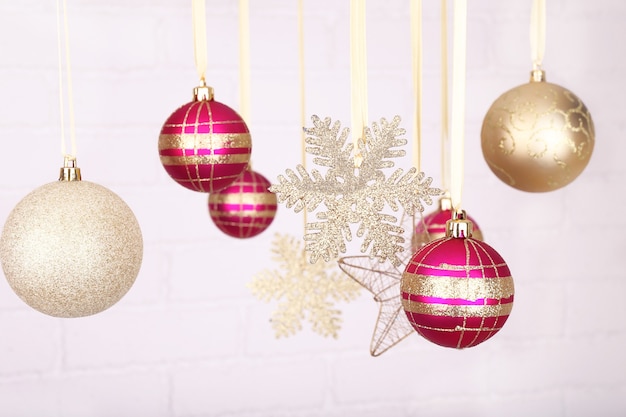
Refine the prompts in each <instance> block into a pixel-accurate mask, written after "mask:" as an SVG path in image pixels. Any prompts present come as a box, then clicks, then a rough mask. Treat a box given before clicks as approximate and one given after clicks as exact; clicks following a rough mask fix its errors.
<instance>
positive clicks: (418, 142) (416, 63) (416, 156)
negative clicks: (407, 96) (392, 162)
mask: <svg viewBox="0 0 626 417" xmlns="http://www.w3.org/2000/svg"><path fill="white" fill-rule="evenodd" d="M410 15H411V17H410V20H411V70H412V71H411V72H412V73H413V95H414V100H415V101H414V103H415V126H414V129H413V147H412V149H413V166H414V167H415V168H417V170H418V171H421V170H422V169H421V165H422V164H421V152H422V79H423V77H422V0H411V5H410Z"/></svg>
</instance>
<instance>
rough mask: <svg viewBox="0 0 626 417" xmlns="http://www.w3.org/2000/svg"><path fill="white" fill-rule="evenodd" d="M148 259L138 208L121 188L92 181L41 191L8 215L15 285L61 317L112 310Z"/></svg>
mask: <svg viewBox="0 0 626 417" xmlns="http://www.w3.org/2000/svg"><path fill="white" fill-rule="evenodd" d="M142 256H143V240H142V236H141V230H140V228H139V224H138V223H137V220H136V218H135V216H134V214H133V212H132V211H131V210H130V208H129V207H128V206H127V205H126V203H124V201H123V200H122V199H120V198H119V197H118V196H117V195H116V194H115V193H113V192H112V191H110V190H108V189H107V188H105V187H102V186H100V185H98V184H94V183H92V182H88V181H58V182H53V183H49V184H46V185H44V186H42V187H39V188H37V189H36V190H35V191H33V192H31V193H30V194H28V195H27V196H26V197H24V199H22V201H20V202H19V203H18V204H17V205H16V206H15V208H14V209H13V211H12V212H11V213H10V214H9V217H8V218H7V221H6V223H5V225H4V230H3V232H2V237H1V238H0V260H1V261H2V269H3V270H4V274H5V276H6V278H7V281H8V282H9V284H10V285H11V288H13V290H14V291H15V293H16V294H17V295H18V296H19V297H20V298H21V299H22V300H24V302H26V304H28V305H29V306H31V307H32V308H34V309H36V310H38V311H40V312H42V313H45V314H48V315H51V316H55V317H82V316H89V315H92V314H96V313H98V312H101V311H103V310H105V309H107V308H109V307H111V306H112V305H113V304H115V303H116V302H117V301H119V300H120V299H121V298H122V297H123V296H124V294H126V293H127V292H128V290H129V289H130V287H131V286H132V285H133V283H134V281H135V279H136V277H137V274H138V273H139V269H140V267H141V260H142Z"/></svg>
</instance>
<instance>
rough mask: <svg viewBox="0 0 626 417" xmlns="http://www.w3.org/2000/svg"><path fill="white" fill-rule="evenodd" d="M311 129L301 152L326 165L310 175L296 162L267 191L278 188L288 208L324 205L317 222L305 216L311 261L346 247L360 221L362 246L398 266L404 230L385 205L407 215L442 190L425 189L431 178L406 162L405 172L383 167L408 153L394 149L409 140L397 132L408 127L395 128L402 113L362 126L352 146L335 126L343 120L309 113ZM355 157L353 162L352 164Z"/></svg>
mask: <svg viewBox="0 0 626 417" xmlns="http://www.w3.org/2000/svg"><path fill="white" fill-rule="evenodd" d="M311 120H312V121H313V127H312V128H305V129H304V131H305V133H306V135H307V137H306V139H305V142H306V144H307V145H308V146H306V148H305V150H306V152H307V153H308V154H310V155H314V158H313V163H314V164H316V165H318V166H322V167H326V168H327V170H326V173H325V175H322V174H321V173H320V172H319V171H317V170H316V169H313V170H312V171H311V173H310V174H309V172H307V171H306V169H305V168H304V166H302V165H298V166H297V167H296V171H297V173H298V174H299V176H298V174H296V172H294V171H292V170H291V169H287V170H286V172H285V173H286V176H283V175H280V176H279V177H278V184H273V185H272V186H271V187H270V191H272V192H274V193H276V194H277V197H278V202H279V203H285V204H286V206H287V208H291V207H294V211H295V212H296V213H298V212H300V211H302V210H306V211H308V212H312V211H315V210H316V209H317V208H318V206H320V205H322V204H323V205H324V206H325V208H326V210H325V211H324V210H321V211H318V212H317V213H316V218H317V220H318V221H316V222H308V223H307V224H306V228H305V235H304V240H305V241H306V242H307V243H306V246H305V250H306V251H307V252H309V253H310V261H311V262H316V261H317V260H318V259H319V258H323V259H324V260H325V261H327V262H328V261H329V260H330V259H331V258H336V257H338V256H339V253H345V252H346V241H351V240H352V231H351V230H350V225H351V224H355V223H356V224H358V229H357V232H356V236H357V237H359V238H361V237H362V238H363V241H362V244H361V252H362V253H365V252H366V251H368V249H369V254H370V256H372V257H375V258H378V259H379V260H381V261H384V260H386V259H389V260H390V262H391V263H392V264H393V265H394V266H398V265H400V264H401V260H400V258H399V257H398V253H399V252H402V251H403V250H404V247H403V244H404V242H405V239H404V237H403V236H402V234H403V233H404V229H403V228H402V227H401V225H398V224H396V223H397V222H398V219H397V217H395V216H393V215H390V214H387V213H384V212H383V209H384V208H385V206H388V207H390V208H391V210H393V211H394V212H395V211H398V210H399V208H400V207H402V208H403V209H404V211H405V213H407V214H409V215H412V214H414V213H415V212H420V213H421V212H423V211H424V206H423V204H422V202H424V203H426V204H432V198H431V197H432V196H438V195H440V194H441V190H440V189H438V188H433V187H431V186H430V185H431V183H432V178H430V177H426V176H425V174H424V173H423V172H419V173H418V172H417V169H415V168H411V169H409V170H408V171H407V172H406V173H404V172H403V170H402V169H400V168H398V169H396V170H395V171H394V172H393V173H392V174H391V175H390V176H389V177H386V176H385V173H384V172H383V170H384V169H386V168H392V167H393V166H394V162H393V161H392V160H391V159H393V158H399V157H402V156H404V155H405V154H406V152H405V151H404V150H403V149H398V148H399V147H402V146H404V145H406V144H407V140H406V139H404V138H401V137H400V136H402V135H404V134H405V133H406V132H405V130H404V129H402V128H400V127H399V125H400V117H398V116H396V117H394V118H393V120H392V121H390V122H388V121H387V120H386V119H384V118H383V119H381V120H380V124H377V123H372V127H371V129H370V128H368V127H366V128H365V129H364V133H365V134H364V137H363V138H362V139H358V140H357V145H356V149H355V147H354V146H353V144H352V143H346V142H347V139H348V135H349V129H348V128H344V129H343V130H341V123H339V122H338V121H335V123H333V124H331V120H330V118H326V119H324V120H322V119H320V118H319V117H317V116H312V118H311ZM355 155H359V164H355Z"/></svg>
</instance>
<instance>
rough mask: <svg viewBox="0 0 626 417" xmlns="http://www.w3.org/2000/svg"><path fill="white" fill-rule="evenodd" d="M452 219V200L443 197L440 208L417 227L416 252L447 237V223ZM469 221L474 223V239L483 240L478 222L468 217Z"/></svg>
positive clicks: (428, 215) (425, 217)
mask: <svg viewBox="0 0 626 417" xmlns="http://www.w3.org/2000/svg"><path fill="white" fill-rule="evenodd" d="M451 218H452V202H451V201H450V198H448V197H443V198H441V199H440V200H439V208H438V209H437V210H435V211H433V212H432V213H429V214H427V215H426V216H424V218H423V219H422V220H421V221H420V222H418V223H417V225H416V226H415V243H416V245H415V246H416V247H415V248H414V249H415V250H417V249H419V248H420V247H422V246H424V245H425V244H427V243H428V242H431V241H433V240H437V239H441V238H442V237H445V236H446V223H447V221H448V220H450V219H451ZM467 219H468V220H469V221H471V222H472V223H473V232H472V237H473V238H474V239H477V240H483V234H482V232H481V230H480V228H479V227H478V224H476V221H474V219H472V218H471V217H469V216H467Z"/></svg>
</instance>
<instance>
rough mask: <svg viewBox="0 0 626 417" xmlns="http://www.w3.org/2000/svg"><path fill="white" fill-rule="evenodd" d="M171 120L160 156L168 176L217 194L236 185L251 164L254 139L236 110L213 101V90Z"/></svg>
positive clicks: (202, 91) (204, 90)
mask: <svg viewBox="0 0 626 417" xmlns="http://www.w3.org/2000/svg"><path fill="white" fill-rule="evenodd" d="M194 95H195V100H194V101H192V102H189V103H187V104H184V105H182V106H181V107H180V108H178V109H177V110H176V111H175V112H174V113H172V115H171V116H170V117H169V118H168V119H167V120H166V121H165V124H163V128H162V129H161V134H160V136H159V155H160V157H161V164H163V167H164V168H165V170H166V171H167V173H168V174H169V175H170V177H172V179H174V181H176V182H177V183H179V184H180V185H182V186H183V187H186V188H188V189H190V190H193V191H199V192H205V193H213V192H216V191H219V190H221V189H223V188H225V187H227V186H228V185H230V184H232V183H233V182H234V181H235V180H236V179H237V178H238V177H239V176H240V175H241V173H242V172H243V171H244V170H245V169H246V167H247V166H248V162H249V161H250V152H251V150H252V141H251V138H250V132H249V131H248V127H247V126H246V123H245V122H244V121H243V119H242V118H241V116H239V114H237V112H236V111H234V110H233V109H231V108H230V107H228V106H227V105H225V104H222V103H220V102H218V101H215V100H214V99H213V90H212V89H211V88H210V87H206V86H203V87H198V88H196V89H195V90H194Z"/></svg>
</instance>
